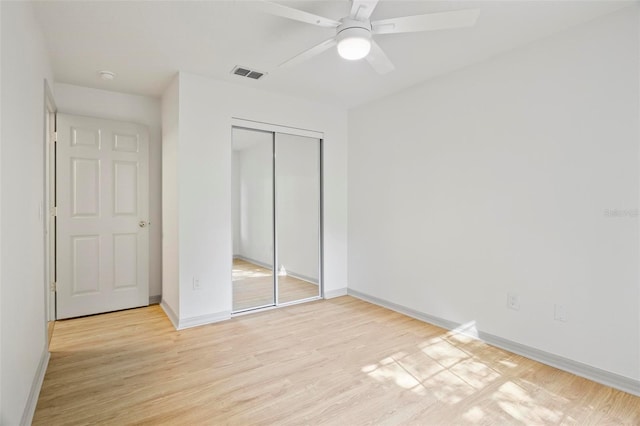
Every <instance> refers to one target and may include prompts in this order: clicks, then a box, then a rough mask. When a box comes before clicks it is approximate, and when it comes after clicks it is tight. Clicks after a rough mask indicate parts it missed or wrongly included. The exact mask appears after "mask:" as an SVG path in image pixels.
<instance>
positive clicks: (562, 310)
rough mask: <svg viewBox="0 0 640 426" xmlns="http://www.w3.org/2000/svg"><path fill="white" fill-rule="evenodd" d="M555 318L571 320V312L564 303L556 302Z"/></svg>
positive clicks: (565, 320) (564, 320) (563, 320)
mask: <svg viewBox="0 0 640 426" xmlns="http://www.w3.org/2000/svg"><path fill="white" fill-rule="evenodd" d="M553 318H554V319H555V320H556V321H562V322H567V321H569V313H568V312H567V308H566V307H565V306H564V305H559V304H557V303H556V304H555V309H554V314H553Z"/></svg>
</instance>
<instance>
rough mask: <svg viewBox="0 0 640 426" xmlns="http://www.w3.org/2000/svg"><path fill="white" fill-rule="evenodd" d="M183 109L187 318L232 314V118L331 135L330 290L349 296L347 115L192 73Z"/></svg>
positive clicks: (181, 205) (185, 80) (182, 82)
mask: <svg viewBox="0 0 640 426" xmlns="http://www.w3.org/2000/svg"><path fill="white" fill-rule="evenodd" d="M177 103H178V105H179V143H178V145H179V155H178V156H177V162H178V170H179V174H178V179H177V182H178V186H179V189H178V192H179V200H178V201H179V202H176V200H172V201H171V203H172V204H173V205H176V206H177V208H178V209H179V214H178V218H179V219H178V229H179V233H180V237H179V238H180V247H179V250H180V251H179V253H178V254H177V256H175V257H176V258H177V259H178V260H177V261H178V262H179V269H180V272H179V275H180V276H179V280H180V282H179V292H180V314H179V315H180V318H181V319H190V318H205V317H207V316H211V315H213V316H216V315H221V316H224V315H225V314H226V315H228V313H229V312H230V311H231V261H230V260H231V255H232V241H231V238H232V235H231V234H232V231H231V193H230V192H231V121H232V117H237V118H244V119H249V120H256V121H261V122H267V123H274V124H280V125H284V126H290V127H298V128H306V129H310V130H316V131H321V132H324V134H325V142H326V145H325V176H324V182H325V216H324V219H325V234H324V236H325V247H324V249H325V289H326V290H327V291H341V290H344V289H345V288H346V285H347V279H346V278H347V276H346V275H347V272H346V249H347V241H346V201H347V200H346V138H347V114H346V111H344V110H341V109H339V108H335V107H333V106H330V105H323V104H318V103H313V102H308V101H305V100H301V99H297V98H293V97H289V96H283V95H278V94H275V93H270V92H266V91H261V90H256V89H253V88H248V87H242V86H236V85H233V84H229V83H225V82H220V81H215V80H211V79H208V78H204V77H200V76H197V75H193V74H188V73H180V76H179V100H178V102H177ZM169 107H170V105H169V104H168V103H165V102H163V108H169ZM165 197H166V191H165ZM165 223H166V219H165ZM165 229H166V227H165ZM165 237H166V236H165ZM165 259H166V256H165ZM194 276H197V277H199V278H200V281H201V285H202V289H201V290H199V291H196V290H193V286H192V279H193V277H194ZM203 321H204V319H203Z"/></svg>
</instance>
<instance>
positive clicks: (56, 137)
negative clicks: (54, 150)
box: [53, 132, 58, 142]
mask: <svg viewBox="0 0 640 426" xmlns="http://www.w3.org/2000/svg"><path fill="white" fill-rule="evenodd" d="M53 142H58V132H53Z"/></svg>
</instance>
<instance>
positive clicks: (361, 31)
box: [336, 18, 371, 40]
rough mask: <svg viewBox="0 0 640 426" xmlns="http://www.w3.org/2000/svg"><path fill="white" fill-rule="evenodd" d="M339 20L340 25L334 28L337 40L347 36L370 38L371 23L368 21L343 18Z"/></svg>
mask: <svg viewBox="0 0 640 426" xmlns="http://www.w3.org/2000/svg"><path fill="white" fill-rule="evenodd" d="M340 22H341V24H340V26H339V27H338V28H337V29H336V35H337V37H338V40H341V39H343V38H348V37H359V38H368V39H370V38H371V23H370V22H369V21H358V20H356V19H350V18H343V19H341V20H340Z"/></svg>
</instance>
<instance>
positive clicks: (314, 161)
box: [231, 126, 322, 313]
mask: <svg viewBox="0 0 640 426" xmlns="http://www.w3.org/2000/svg"><path fill="white" fill-rule="evenodd" d="M262 127H263V128H262V129H256V128H249V127H241V126H234V127H233V129H232V166H231V168H232V179H231V181H232V188H231V194H232V195H231V204H232V229H233V259H232V262H233V268H232V270H233V273H232V285H233V312H234V313H240V312H245V311H250V310H255V309H262V308H268V307H274V306H282V305H287V304H292V303H299V302H303V301H310V300H315V299H318V298H320V297H321V295H322V246H321V245H322V196H321V194H322V188H321V184H322V179H321V174H322V139H321V138H320V137H313V136H315V135H314V132H305V131H299V130H297V129H288V128H278V130H282V131H275V130H268V128H269V127H270V126H262ZM264 127H266V128H267V130H265V129H264Z"/></svg>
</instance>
